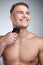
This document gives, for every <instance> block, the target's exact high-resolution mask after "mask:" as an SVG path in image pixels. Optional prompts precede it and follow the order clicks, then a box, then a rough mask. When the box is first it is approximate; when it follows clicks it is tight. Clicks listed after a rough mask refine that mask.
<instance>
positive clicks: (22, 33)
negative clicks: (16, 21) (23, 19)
mask: <svg viewBox="0 0 43 65" xmlns="http://www.w3.org/2000/svg"><path fill="white" fill-rule="evenodd" d="M27 33H28V31H27V28H24V29H20V32H19V37H20V38H24V37H26V36H27Z"/></svg>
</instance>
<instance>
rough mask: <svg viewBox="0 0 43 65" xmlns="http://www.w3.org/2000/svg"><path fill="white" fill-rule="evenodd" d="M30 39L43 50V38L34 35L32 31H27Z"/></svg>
mask: <svg viewBox="0 0 43 65" xmlns="http://www.w3.org/2000/svg"><path fill="white" fill-rule="evenodd" d="M29 34H30V36H31V38H32V40H34V41H35V42H36V43H37V44H38V45H39V48H40V50H43V38H42V37H39V36H37V35H35V34H34V33H31V32H29Z"/></svg>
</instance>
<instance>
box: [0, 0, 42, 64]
mask: <svg viewBox="0 0 43 65" xmlns="http://www.w3.org/2000/svg"><path fill="white" fill-rule="evenodd" d="M16 2H25V3H27V4H28V5H29V7H30V18H31V21H30V25H29V27H28V30H29V31H30V32H32V33H34V34H36V35H38V36H39V37H43V0H0V35H4V34H6V33H8V32H10V31H12V23H11V21H10V13H9V11H10V8H11V6H12V4H14V3H16ZM0 65H3V61H2V57H0Z"/></svg>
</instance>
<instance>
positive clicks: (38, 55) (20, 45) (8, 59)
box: [0, 5, 43, 65]
mask: <svg viewBox="0 0 43 65" xmlns="http://www.w3.org/2000/svg"><path fill="white" fill-rule="evenodd" d="M20 8H21V9H20ZM27 13H28V9H27V7H26V6H23V5H19V6H16V7H15V9H14V11H13V14H12V15H11V16H10V18H11V20H12V23H13V26H15V27H16V26H19V27H20V28H21V29H20V32H19V34H17V33H12V32H9V33H8V34H6V35H4V36H1V37H0V39H1V42H0V44H1V45H0V48H1V49H2V50H0V52H1V53H0V56H1V55H2V56H3V61H4V65H38V64H39V63H40V65H43V39H42V38H39V37H37V36H36V35H34V34H33V33H31V32H28V31H27V26H28V24H29V22H30V16H29V14H27ZM14 14H15V15H14ZM15 21H16V22H15Z"/></svg>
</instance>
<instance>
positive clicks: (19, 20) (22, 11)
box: [11, 5, 30, 28]
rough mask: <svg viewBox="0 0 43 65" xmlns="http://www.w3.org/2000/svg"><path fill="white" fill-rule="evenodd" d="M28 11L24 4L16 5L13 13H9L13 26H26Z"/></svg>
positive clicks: (28, 16) (28, 18) (28, 19)
mask: <svg viewBox="0 0 43 65" xmlns="http://www.w3.org/2000/svg"><path fill="white" fill-rule="evenodd" d="M29 14H30V12H29V10H28V8H27V7H26V6H24V5H18V6H16V7H15V8H14V10H13V13H12V15H11V20H12V23H13V26H16V27H21V28H22V27H24V28H25V27H27V26H28V25H29V22H30V15H29Z"/></svg>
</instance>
